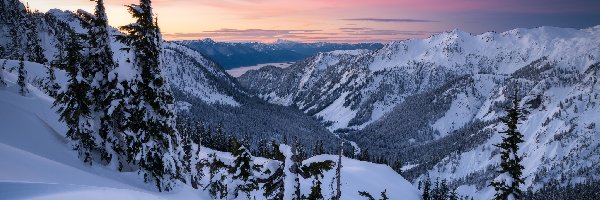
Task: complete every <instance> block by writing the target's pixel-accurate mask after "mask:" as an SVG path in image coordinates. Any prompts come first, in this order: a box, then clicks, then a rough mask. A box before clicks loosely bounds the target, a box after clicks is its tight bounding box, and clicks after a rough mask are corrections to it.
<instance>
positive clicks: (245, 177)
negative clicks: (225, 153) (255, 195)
mask: <svg viewBox="0 0 600 200" xmlns="http://www.w3.org/2000/svg"><path fill="white" fill-rule="evenodd" d="M233 156H234V158H235V160H234V161H233V164H234V165H233V167H232V168H231V169H230V173H231V174H233V176H232V179H233V181H234V184H233V185H232V189H233V190H230V196H233V197H235V198H238V195H239V192H240V191H241V192H243V193H245V194H246V196H247V197H248V199H251V198H250V192H252V191H254V190H256V189H258V182H257V180H256V177H255V176H254V161H253V158H252V155H250V152H249V151H248V150H247V149H246V147H244V146H243V145H241V146H240V147H239V149H237V150H236V151H234V152H233Z"/></svg>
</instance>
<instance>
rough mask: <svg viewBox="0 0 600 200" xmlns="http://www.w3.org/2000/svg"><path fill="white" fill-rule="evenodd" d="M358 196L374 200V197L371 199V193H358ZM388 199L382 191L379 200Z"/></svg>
mask: <svg viewBox="0 0 600 200" xmlns="http://www.w3.org/2000/svg"><path fill="white" fill-rule="evenodd" d="M358 194H359V195H360V196H363V197H366V198H367V199H368V200H375V197H373V195H371V193H369V192H367V191H359V192H358ZM388 199H390V198H389V197H388V196H387V190H383V192H381V200H388Z"/></svg>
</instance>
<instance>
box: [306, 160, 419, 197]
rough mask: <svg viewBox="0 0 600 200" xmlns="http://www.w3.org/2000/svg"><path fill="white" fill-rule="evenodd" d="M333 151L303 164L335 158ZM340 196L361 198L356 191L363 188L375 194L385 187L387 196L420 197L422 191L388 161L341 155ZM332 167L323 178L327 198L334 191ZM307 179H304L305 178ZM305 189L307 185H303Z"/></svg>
mask: <svg viewBox="0 0 600 200" xmlns="http://www.w3.org/2000/svg"><path fill="white" fill-rule="evenodd" d="M337 159H338V157H337V156H336V155H319V156H315V157H312V158H309V159H307V160H306V161H305V162H304V164H306V163H311V162H320V161H325V160H333V161H337ZM341 173H342V197H341V199H364V197H362V196H360V195H359V194H358V191H366V192H369V193H371V195H373V196H374V197H376V198H377V197H379V194H380V193H381V192H383V191H384V190H386V192H387V195H388V197H389V198H390V199H406V200H409V199H421V192H420V191H418V190H417V189H416V188H415V187H414V186H413V185H411V183H410V182H408V181H407V180H405V179H404V178H402V177H401V176H400V175H399V174H398V173H396V172H395V171H394V170H392V168H390V167H389V166H387V165H380V164H374V163H369V162H365V161H359V160H354V159H349V158H346V157H342V171H341ZM334 177H335V170H331V171H330V173H327V174H325V176H324V178H323V179H322V182H323V185H322V187H323V189H324V190H325V191H323V194H324V197H325V199H330V197H331V194H333V193H334V191H335V184H333V187H334V188H330V187H329V185H330V184H331V183H333V181H334V180H335V178H334ZM305 181H307V180H305ZM303 191H305V192H303V193H308V191H309V188H303Z"/></svg>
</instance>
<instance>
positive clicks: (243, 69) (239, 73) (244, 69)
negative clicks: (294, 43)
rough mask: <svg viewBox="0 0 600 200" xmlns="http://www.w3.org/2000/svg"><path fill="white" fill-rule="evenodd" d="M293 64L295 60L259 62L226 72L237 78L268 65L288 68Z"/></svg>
mask: <svg viewBox="0 0 600 200" xmlns="http://www.w3.org/2000/svg"><path fill="white" fill-rule="evenodd" d="M292 64H294V63H293V62H287V63H263V64H258V65H253V66H245V67H238V68H235V69H230V70H226V72H227V73H228V74H229V75H231V76H233V77H236V78H237V77H240V76H242V75H244V74H245V73H246V72H248V71H252V70H258V69H260V68H263V67H266V66H275V67H279V68H288V67H289V66H290V65H292Z"/></svg>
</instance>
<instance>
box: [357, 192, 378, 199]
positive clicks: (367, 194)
mask: <svg viewBox="0 0 600 200" xmlns="http://www.w3.org/2000/svg"><path fill="white" fill-rule="evenodd" d="M358 194H359V195H360V196H363V197H366V198H367V199H368V200H375V198H374V197H373V195H371V193H369V192H366V191H359V192H358Z"/></svg>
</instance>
